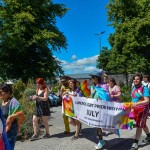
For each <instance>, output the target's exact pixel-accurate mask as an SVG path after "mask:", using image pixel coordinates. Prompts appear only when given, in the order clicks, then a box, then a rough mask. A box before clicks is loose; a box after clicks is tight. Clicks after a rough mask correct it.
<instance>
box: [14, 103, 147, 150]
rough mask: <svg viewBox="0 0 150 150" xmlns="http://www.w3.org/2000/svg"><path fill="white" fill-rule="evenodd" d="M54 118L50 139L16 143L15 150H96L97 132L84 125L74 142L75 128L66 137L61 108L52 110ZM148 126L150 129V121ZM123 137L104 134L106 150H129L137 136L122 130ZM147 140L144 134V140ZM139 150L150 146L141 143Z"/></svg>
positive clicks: (50, 123) (133, 131)
mask: <svg viewBox="0 0 150 150" xmlns="http://www.w3.org/2000/svg"><path fill="white" fill-rule="evenodd" d="M52 112H53V113H52V116H51V119H50V120H49V125H50V134H51V138H49V139H40V140H36V141H32V142H31V141H29V140H27V141H24V142H20V141H17V142H16V146H15V150H95V148H94V146H95V145H96V144H97V142H98V139H97V138H96V130H95V129H94V128H91V127H89V126H87V125H84V124H83V125H82V131H81V136H80V138H79V139H77V140H74V141H72V140H71V137H72V136H73V135H74V131H75V128H74V127H73V126H70V127H71V133H70V135H68V136H66V135H64V134H63V132H64V124H63V118H62V114H61V106H59V107H53V108H52ZM147 125H148V126H149V128H150V119H148V122H147ZM120 133H121V137H120V138H118V136H117V135H115V134H109V133H104V140H105V141H106V145H105V147H104V148H103V149H104V150H129V149H130V147H131V145H132V142H133V138H134V135H135V129H133V130H121V131H120ZM143 138H145V135H144V133H143V135H142V139H143ZM139 145H140V147H139V150H149V149H150V144H145V145H144V144H142V143H141V142H140V143H139Z"/></svg>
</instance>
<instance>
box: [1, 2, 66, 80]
mask: <svg viewBox="0 0 150 150" xmlns="http://www.w3.org/2000/svg"><path fill="white" fill-rule="evenodd" d="M67 10H68V9H67V8H65V6H64V5H63V4H54V3H53V1H52V0H32V1H31V0H2V2H1V4H0V72H1V77H3V78H15V79H18V78H22V79H24V80H27V79H28V78H35V77H44V78H45V77H48V78H51V77H54V76H55V74H59V73H63V70H62V69H61V67H60V63H61V62H60V61H58V60H57V59H56V58H55V57H54V56H53V54H52V51H60V49H61V48H63V49H66V47H67V43H66V38H65V36H64V34H63V33H62V32H61V31H59V29H58V28H57V26H56V18H57V17H60V18H61V17H63V16H64V15H65V13H66V12H67Z"/></svg>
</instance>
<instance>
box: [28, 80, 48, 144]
mask: <svg viewBox="0 0 150 150" xmlns="http://www.w3.org/2000/svg"><path fill="white" fill-rule="evenodd" d="M36 83H37V90H36V95H33V96H31V97H30V99H31V100H35V101H36V106H35V113H34V115H33V130H34V135H33V136H32V137H31V138H30V141H34V140H36V139H38V120H39V117H42V123H43V124H44V127H45V130H46V134H45V135H44V136H43V138H50V134H49V125H48V116H50V109H49V101H48V88H47V87H46V84H45V83H44V79H43V78H38V79H37V80H36Z"/></svg>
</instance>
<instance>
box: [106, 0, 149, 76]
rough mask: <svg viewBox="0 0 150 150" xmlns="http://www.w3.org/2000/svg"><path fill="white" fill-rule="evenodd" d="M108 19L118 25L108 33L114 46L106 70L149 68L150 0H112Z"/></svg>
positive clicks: (126, 72)
mask: <svg viewBox="0 0 150 150" xmlns="http://www.w3.org/2000/svg"><path fill="white" fill-rule="evenodd" d="M107 9H108V13H107V15H108V20H109V21H110V22H111V23H112V24H111V25H112V26H113V27H114V28H115V32H114V34H111V35H110V37H109V42H110V44H111V46H112V48H111V54H110V58H109V62H108V64H107V66H106V68H107V70H111V72H113V73H125V74H128V73H135V72H143V73H144V72H149V70H150V60H149V57H150V30H149V29H150V3H149V0H138V1H137V0H110V2H109V4H108V6H107Z"/></svg>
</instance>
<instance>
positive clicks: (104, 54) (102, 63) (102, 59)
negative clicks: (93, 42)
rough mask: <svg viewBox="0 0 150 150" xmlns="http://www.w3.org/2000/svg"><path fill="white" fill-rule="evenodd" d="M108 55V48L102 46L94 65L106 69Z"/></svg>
mask: <svg viewBox="0 0 150 150" xmlns="http://www.w3.org/2000/svg"><path fill="white" fill-rule="evenodd" d="M109 56H110V50H108V48H107V47H103V48H102V50H101V51H100V55H99V56H98V59H97V65H96V67H97V68H100V69H103V70H106V66H107V64H108V62H109Z"/></svg>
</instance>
